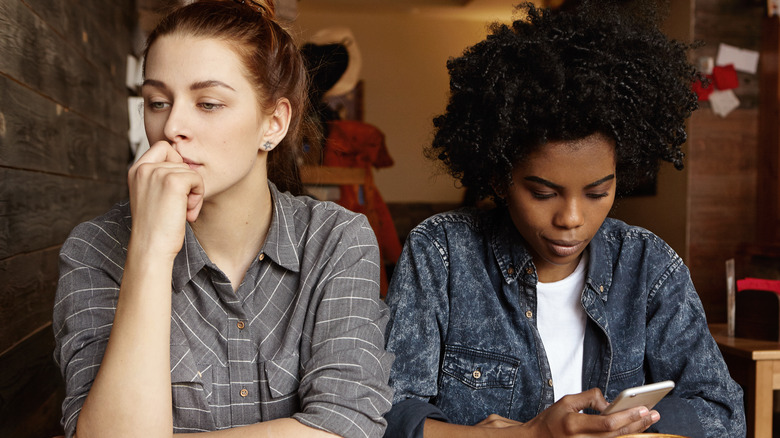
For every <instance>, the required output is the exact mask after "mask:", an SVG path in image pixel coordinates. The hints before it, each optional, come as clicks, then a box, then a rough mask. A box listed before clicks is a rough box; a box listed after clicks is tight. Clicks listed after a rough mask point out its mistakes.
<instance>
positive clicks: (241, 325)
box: [236, 321, 245, 330]
mask: <svg viewBox="0 0 780 438" xmlns="http://www.w3.org/2000/svg"><path fill="white" fill-rule="evenodd" d="M244 326H245V324H244V321H238V322H237V323H236V327H238V329H239V330H243V329H244Z"/></svg>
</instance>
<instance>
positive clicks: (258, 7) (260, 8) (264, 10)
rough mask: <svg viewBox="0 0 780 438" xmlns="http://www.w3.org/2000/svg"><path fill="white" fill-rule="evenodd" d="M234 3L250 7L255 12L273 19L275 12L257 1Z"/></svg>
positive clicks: (244, 0)
mask: <svg viewBox="0 0 780 438" xmlns="http://www.w3.org/2000/svg"><path fill="white" fill-rule="evenodd" d="M233 1H234V2H236V3H238V4H242V5H246V6H249V7H250V8H251V9H252V10H253V11H255V12H257V13H259V14H261V15H263V16H267V17H269V18H272V17H273V10H272V9H270V8H269V7H268V6H266V5H264V4H262V3H260V2H257V1H255V0H233Z"/></svg>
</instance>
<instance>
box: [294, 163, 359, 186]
mask: <svg viewBox="0 0 780 438" xmlns="http://www.w3.org/2000/svg"><path fill="white" fill-rule="evenodd" d="M301 180H302V181H303V183H304V184H312V185H331V186H340V185H350V184H364V183H365V182H366V170H365V169H363V168H360V167H333V166H302V167H301Z"/></svg>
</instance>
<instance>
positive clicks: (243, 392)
mask: <svg viewBox="0 0 780 438" xmlns="http://www.w3.org/2000/svg"><path fill="white" fill-rule="evenodd" d="M239 394H241V397H246V396H248V395H249V391H247V390H246V388H244V389H242V390H241V392H239Z"/></svg>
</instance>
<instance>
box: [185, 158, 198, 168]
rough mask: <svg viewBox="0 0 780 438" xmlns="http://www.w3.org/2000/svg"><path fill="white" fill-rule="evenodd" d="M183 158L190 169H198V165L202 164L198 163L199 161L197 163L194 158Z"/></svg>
mask: <svg viewBox="0 0 780 438" xmlns="http://www.w3.org/2000/svg"><path fill="white" fill-rule="evenodd" d="M182 160H183V161H184V164H186V165H188V166H190V169H197V168H198V167H200V164H198V163H196V162H194V161H192V160H188V159H186V158H182Z"/></svg>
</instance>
